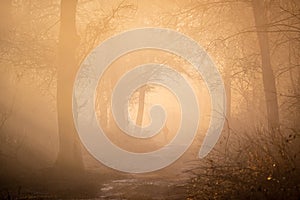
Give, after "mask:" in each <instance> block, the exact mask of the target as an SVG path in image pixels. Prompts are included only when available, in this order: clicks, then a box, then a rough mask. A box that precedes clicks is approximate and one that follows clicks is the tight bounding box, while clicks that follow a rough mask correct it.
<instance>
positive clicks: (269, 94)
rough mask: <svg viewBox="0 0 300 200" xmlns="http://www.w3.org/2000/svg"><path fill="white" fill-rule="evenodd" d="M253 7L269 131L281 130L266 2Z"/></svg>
mask: <svg viewBox="0 0 300 200" xmlns="http://www.w3.org/2000/svg"><path fill="white" fill-rule="evenodd" d="M252 5H253V14H254V19H255V25H256V30H257V36H258V42H259V47H260V53H261V62H262V66H261V67H262V76H263V86H264V91H265V100H266V106H267V116H268V127H269V129H277V128H279V112H278V99H277V92H276V83H275V77H274V73H273V70H272V66H271V58H270V47H269V38H268V33H267V25H268V20H267V16H266V6H265V1H262V0H253V1H252Z"/></svg>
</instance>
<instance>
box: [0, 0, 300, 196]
mask: <svg viewBox="0 0 300 200" xmlns="http://www.w3.org/2000/svg"><path fill="white" fill-rule="evenodd" d="M142 27H160V28H169V29H173V30H176V31H178V32H181V33H183V34H185V35H187V36H189V37H191V38H192V39H194V40H195V41H197V42H198V43H199V44H200V45H201V46H202V47H203V48H204V49H205V50H206V51H207V53H208V54H209V55H210V57H211V58H212V59H213V61H214V62H215V65H216V67H217V68H218V70H219V71H220V74H221V75H222V77H223V80H224V84H225V89H226V96H227V113H226V123H225V125H224V128H223V132H222V135H221V137H220V139H219V141H218V143H217V145H216V146H215V148H214V149H213V151H212V152H210V153H209V155H208V156H207V157H205V158H204V159H201V160H198V157H197V154H198V151H199V148H200V146H201V143H202V142H203V138H204V136H205V133H206V131H207V128H208V126H209V122H210V113H211V103H210V95H209V93H208V91H207V88H206V85H205V83H204V81H203V79H202V77H201V76H200V75H199V74H198V73H197V72H196V70H195V69H194V68H193V66H191V64H190V63H188V62H187V61H185V60H184V59H183V58H181V57H179V56H176V55H174V54H172V53H169V52H164V51H161V50H154V49H147V50H139V51H134V52H131V53H128V54H126V55H124V56H121V57H120V58H118V59H117V60H116V61H115V62H113V63H112V64H111V66H110V68H109V69H108V70H107V71H105V73H104V75H103V77H102V78H101V80H100V81H99V84H98V87H97V95H96V101H95V102H96V106H95V112H96V116H97V118H98V121H99V125H101V126H102V127H103V129H104V130H105V131H106V133H107V137H108V138H109V139H111V141H112V142H113V143H114V144H115V145H117V146H119V147H121V148H124V149H126V150H128V151H132V152H136V153H143V152H149V151H154V150H156V149H159V148H161V147H163V146H164V145H166V144H168V143H169V142H170V141H171V140H172V139H173V138H174V136H175V134H176V130H178V128H179V126H180V120H181V119H180V104H179V102H178V101H177V99H176V97H175V96H174V95H173V94H172V93H171V92H170V91H168V89H166V88H164V87H161V86H159V85H155V84H147V85H145V86H143V87H141V88H139V89H138V90H136V91H135V92H134V93H133V95H132V97H131V99H130V101H129V108H128V109H129V113H130V117H131V119H132V120H133V121H134V122H135V123H136V124H137V125H141V126H146V125H148V124H149V123H151V119H150V117H149V113H148V111H149V108H150V107H151V106H152V105H153V104H155V103H161V104H162V105H163V107H164V108H165V110H166V112H167V120H166V124H165V127H164V128H162V131H161V132H160V133H159V134H157V135H156V136H154V137H152V138H150V139H148V140H144V139H137V138H132V137H130V136H128V135H126V134H124V133H122V131H121V130H120V129H119V128H118V126H117V125H116V123H115V121H114V119H113V116H112V108H111V103H110V102H111V94H112V90H113V89H114V87H115V85H116V84H117V81H118V80H119V79H120V77H121V76H122V75H123V74H124V73H126V72H127V71H128V70H130V69H133V68H134V67H136V66H138V65H141V64H145V63H160V64H166V65H168V66H170V67H172V68H174V69H175V70H177V71H178V72H179V73H181V74H182V76H184V77H185V78H186V80H187V81H188V82H189V84H190V85H191V86H192V88H193V89H194V91H195V95H196V97H197V99H198V101H199V102H198V104H199V108H200V112H201V118H200V119H199V129H198V131H197V136H196V139H195V141H194V142H193V144H192V145H191V147H190V149H189V150H188V151H187V152H186V153H185V154H184V155H183V156H182V157H181V158H180V159H179V160H178V161H176V162H175V163H174V164H172V165H171V166H169V167H167V168H164V169H162V170H160V171H157V172H153V173H149V174H144V175H134V174H124V173H121V172H117V171H115V170H112V169H109V168H107V167H105V166H104V165H103V164H101V163H100V162H98V161H96V160H95V159H94V158H93V157H92V156H91V155H90V154H89V153H88V151H87V150H86V149H85V148H84V147H83V145H82V144H81V142H80V140H79V137H78V134H77V132H76V129H75V126H74V122H73V113H72V92H73V84H74V80H75V76H76V73H77V71H78V69H79V67H80V65H81V63H82V62H83V60H84V59H85V57H86V56H87V55H88V54H89V53H90V52H91V51H92V50H93V49H94V48H95V47H96V46H98V45H99V44H100V43H101V42H103V41H104V40H106V39H108V38H109V37H111V36H113V35H116V34H117V33H121V32H123V31H126V30H130V29H133V28H142ZM0 48H1V51H0V53H1V57H0V70H1V73H0V76H1V79H0V87H1V90H0V91H1V98H0V143H1V145H0V159H1V165H0V176H1V198H7V199H9V198H29V197H30V196H33V197H34V198H37V199H38V198H50V199H51V198H54V197H55V198H100V199H101V198H103V199H105V198H106V199H109V198H120V199H183V198H186V199H298V197H299V196H300V174H299V172H300V171H299V170H300V169H299V167H300V160H299V156H300V155H299V151H300V145H299V144H300V139H299V133H300V132H299V130H300V123H299V119H300V68H299V64H300V51H299V48H300V2H299V1H297V0H286V1H283V0H226V1H225V0H224V1H222V0H203V1H195V0H189V1H184V0H182V1H171V0H153V1H146V0H132V1H130V0H128V1H126V0H123V1H116V0H114V1H102V0H101V1H97V0H30V1H25V0H6V1H1V2H0ZM108 53H109V52H108ZM162 76H166V77H168V74H162ZM96 78H97V77H96ZM78 106H83V105H78ZM75 117H76V116H75ZM108 153H109V152H108ZM45 179H46V180H47V181H44V180H45ZM116 180H118V181H119V180H126V181H125V182H126V184H125V183H123V182H122V181H119V182H114V181H116ZM165 180H168V183H166V182H164V181H165ZM132 181H133V182H132ZM121 183H122V184H125V186H124V187H121V186H120V184H121ZM150 183H151V184H150ZM152 183H155V184H152ZM168 184H170V185H168ZM133 186H135V187H133ZM103 188H104V189H103ZM105 188H106V189H105ZM107 188H109V189H107ZM120 188H121V189H120ZM132 188H135V192H130V191H129V190H131V189H132ZM158 188H159V189H158ZM116 190H118V192H117V191H116Z"/></svg>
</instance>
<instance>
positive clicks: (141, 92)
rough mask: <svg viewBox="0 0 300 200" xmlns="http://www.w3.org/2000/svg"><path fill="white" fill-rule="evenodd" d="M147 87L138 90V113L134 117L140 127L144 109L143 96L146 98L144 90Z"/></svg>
mask: <svg viewBox="0 0 300 200" xmlns="http://www.w3.org/2000/svg"><path fill="white" fill-rule="evenodd" d="M146 87H147V86H143V87H141V88H140V89H139V104H138V112H137V117H136V124H137V125H139V126H142V124H143V117H144V109H145V96H146V89H147V88H146Z"/></svg>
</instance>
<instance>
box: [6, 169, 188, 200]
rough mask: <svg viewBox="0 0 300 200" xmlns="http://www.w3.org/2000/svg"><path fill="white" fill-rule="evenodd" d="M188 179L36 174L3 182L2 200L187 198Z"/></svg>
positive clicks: (115, 175) (95, 173)
mask: <svg viewBox="0 0 300 200" xmlns="http://www.w3.org/2000/svg"><path fill="white" fill-rule="evenodd" d="M186 180H187V178H183V177H181V176H169V175H165V174H164V173H163V172H162V173H155V174H144V175H140V174H122V173H119V172H114V171H111V170H109V172H107V171H104V173H103V172H102V173H99V171H98V172H93V171H87V172H86V173H85V175H83V176H80V177H77V178H59V177H57V176H55V175H51V173H48V174H47V176H44V175H41V174H38V173H34V174H32V173H31V174H27V175H26V174H25V175H24V176H23V177H21V178H20V177H19V178H18V179H11V180H9V181H7V180H6V181H5V180H4V179H2V180H1V182H2V183H1V186H0V188H1V190H0V199H110V200H113V199H115V200H119V199H124V200H125V199H133V200H135V199H137V200H143V199H185V194H186V190H185V185H184V184H185V182H186Z"/></svg>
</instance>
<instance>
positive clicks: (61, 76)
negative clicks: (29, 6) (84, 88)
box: [56, 0, 83, 173]
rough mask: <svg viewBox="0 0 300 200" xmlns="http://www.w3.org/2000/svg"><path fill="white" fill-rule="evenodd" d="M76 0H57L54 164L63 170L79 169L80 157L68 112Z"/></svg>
mask: <svg viewBox="0 0 300 200" xmlns="http://www.w3.org/2000/svg"><path fill="white" fill-rule="evenodd" d="M76 6H77V0H61V12H60V33H59V44H58V70H57V120H58V133H59V152H58V156H57V160H56V167H58V168H59V169H60V170H62V171H63V172H68V173H69V172H78V171H79V170H83V161H82V155H81V149H80V147H81V146H80V142H79V137H78V135H77V132H76V129H75V126H74V121H73V115H72V92H73V83H74V80H75V75H76V71H77V67H78V63H77V62H76V56H75V55H76V49H77V47H78V45H79V36H78V35H77V31H76Z"/></svg>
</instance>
